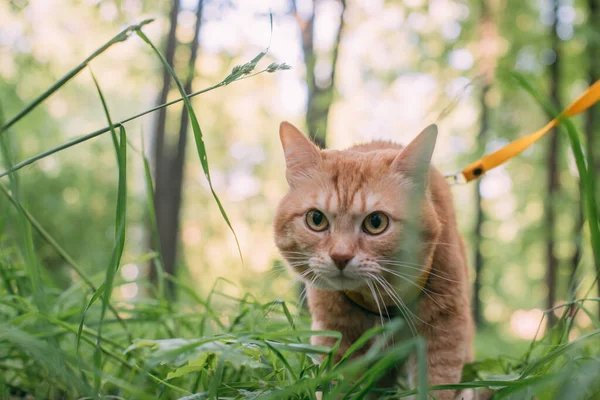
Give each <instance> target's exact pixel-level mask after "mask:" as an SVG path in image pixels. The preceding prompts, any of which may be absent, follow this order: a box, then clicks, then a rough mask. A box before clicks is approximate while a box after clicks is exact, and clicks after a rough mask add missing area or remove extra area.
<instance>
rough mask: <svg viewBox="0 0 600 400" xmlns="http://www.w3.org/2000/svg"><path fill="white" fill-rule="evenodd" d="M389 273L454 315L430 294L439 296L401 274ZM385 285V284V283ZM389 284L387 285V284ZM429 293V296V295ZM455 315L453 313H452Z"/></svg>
mask: <svg viewBox="0 0 600 400" xmlns="http://www.w3.org/2000/svg"><path fill="white" fill-rule="evenodd" d="M388 272H389V273H391V274H392V275H394V276H396V277H398V278H400V279H402V280H403V281H406V282H408V283H409V284H411V285H412V286H414V287H416V288H417V289H419V290H420V291H421V292H423V293H424V294H425V295H426V296H427V297H429V298H430V299H431V301H433V302H434V303H435V304H437V305H438V306H439V307H440V308H442V309H443V310H446V311H448V312H450V313H454V312H453V311H451V310H448V309H447V308H446V307H444V306H442V305H441V304H440V303H438V302H437V300H436V299H434V298H433V296H432V294H433V295H434V296H442V295H441V294H438V293H435V292H432V291H431V290H429V289H427V288H425V287H421V286H420V285H417V284H416V283H415V282H413V280H412V279H410V277H407V276H406V275H402V274H401V273H398V272H397V271H388ZM386 283H387V282H386ZM388 284H389V283H388ZM430 293H431V294H430ZM454 314H455V313H454Z"/></svg>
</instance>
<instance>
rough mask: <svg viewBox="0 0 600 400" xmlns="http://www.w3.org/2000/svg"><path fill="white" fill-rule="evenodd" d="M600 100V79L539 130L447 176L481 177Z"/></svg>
mask: <svg viewBox="0 0 600 400" xmlns="http://www.w3.org/2000/svg"><path fill="white" fill-rule="evenodd" d="M599 100H600V80H599V81H597V82H596V83H594V84H593V85H592V86H590V87H589V88H588V89H587V90H586V91H585V92H584V93H583V94H582V95H581V96H579V98H578V99H577V100H575V101H574V102H573V103H571V105H569V106H568V107H567V108H566V109H565V110H564V111H563V112H562V113H561V114H560V116H558V117H557V118H554V119H553V120H552V121H550V122H548V124H547V125H546V126H544V127H543V128H542V129H540V130H539V131H536V132H533V133H531V134H529V135H527V136H524V137H522V138H519V139H517V140H514V141H512V142H510V143H509V144H507V145H506V146H504V147H503V148H501V149H500V150H497V151H495V152H493V153H492V154H488V155H486V156H484V157H482V158H480V159H479V160H477V161H475V162H473V163H471V164H469V165H468V166H467V167H466V168H465V169H463V170H462V171H460V172H458V173H456V174H454V175H447V176H446V178H447V179H449V181H450V182H451V183H467V182H470V181H472V180H474V179H477V178H479V177H481V176H482V175H483V174H485V173H486V172H487V171H489V170H491V169H492V168H496V167H497V166H498V165H501V164H503V163H505V162H506V161H508V160H510V159H511V158H513V157H515V156H517V155H519V154H521V153H522V152H523V151H524V150H525V149H527V148H528V147H529V146H531V145H532V144H534V143H535V142H536V141H538V140H539V139H541V138H542V137H543V136H544V135H545V134H546V133H548V132H549V131H550V130H551V129H552V128H554V127H555V126H557V125H558V124H560V122H561V118H563V117H572V116H574V115H577V114H579V113H581V112H583V111H585V110H587V109H588V108H590V107H591V106H593V105H594V104H595V103H596V102H598V101H599Z"/></svg>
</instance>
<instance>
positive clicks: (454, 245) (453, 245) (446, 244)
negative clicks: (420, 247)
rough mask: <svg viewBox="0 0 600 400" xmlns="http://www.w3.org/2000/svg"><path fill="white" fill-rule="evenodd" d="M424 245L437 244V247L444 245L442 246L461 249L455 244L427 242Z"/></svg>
mask: <svg viewBox="0 0 600 400" xmlns="http://www.w3.org/2000/svg"><path fill="white" fill-rule="evenodd" d="M423 244H436V245H437V244H439V245H442V246H452V247H460V246H459V245H457V244H454V243H443V242H425V243H423Z"/></svg>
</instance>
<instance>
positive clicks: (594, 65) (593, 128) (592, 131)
mask: <svg viewBox="0 0 600 400" xmlns="http://www.w3.org/2000/svg"><path fill="white" fill-rule="evenodd" d="M588 24H589V28H591V29H590V32H591V33H592V34H591V35H590V40H589V41H588V46H589V47H588V49H587V54H588V55H589V66H588V83H589V84H590V85H592V84H593V83H594V82H596V81H597V80H600V0H588ZM585 133H586V139H587V159H588V168H589V171H590V173H591V174H600V163H598V161H597V160H596V151H597V150H598V149H596V146H597V144H596V141H595V138H594V137H595V135H597V134H599V133H600V105H598V104H596V105H595V106H593V107H591V108H590V109H589V110H588V112H587V113H586V115H585ZM596 189H597V188H596ZM596 206H598V205H596ZM582 210H583V208H580V209H579V221H578V225H577V229H578V240H577V250H576V252H575V255H574V256H573V263H572V269H573V272H574V271H575V268H576V267H577V264H578V263H579V260H580V258H581V253H582V250H581V247H582V240H583V238H582V237H583V214H582ZM596 287H597V290H598V297H600V284H597V285H596ZM598 315H600V307H598Z"/></svg>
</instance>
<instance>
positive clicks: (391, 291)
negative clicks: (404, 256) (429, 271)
mask: <svg viewBox="0 0 600 400" xmlns="http://www.w3.org/2000/svg"><path fill="white" fill-rule="evenodd" d="M377 278H378V281H379V282H380V284H381V285H382V287H384V288H386V287H387V288H388V294H389V296H390V297H391V298H392V300H394V299H396V300H398V301H399V302H400V303H401V304H402V305H403V306H404V308H405V309H406V311H407V312H408V313H410V314H411V315H412V316H413V318H415V319H416V320H418V321H420V322H422V323H423V324H425V325H427V326H429V327H431V328H433V329H438V330H440V331H443V332H448V331H447V330H446V329H443V328H440V327H438V326H434V325H432V324H430V323H428V322H426V321H423V320H422V319H421V318H420V317H419V316H417V315H416V314H415V313H413V312H412V311H411V310H410V309H409V308H408V306H406V304H405V303H404V302H403V301H402V298H401V297H400V296H399V295H398V294H397V293H396V292H395V291H394V289H393V288H392V286H391V285H390V283H389V282H387V281H386V280H384V279H382V278H380V277H377ZM432 300H433V299H432ZM436 304H437V303H436ZM438 305H439V304H438ZM440 307H441V306H440ZM442 308H443V307H442Z"/></svg>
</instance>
